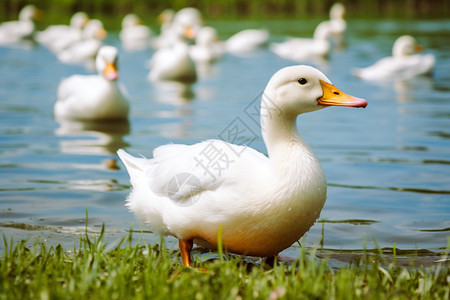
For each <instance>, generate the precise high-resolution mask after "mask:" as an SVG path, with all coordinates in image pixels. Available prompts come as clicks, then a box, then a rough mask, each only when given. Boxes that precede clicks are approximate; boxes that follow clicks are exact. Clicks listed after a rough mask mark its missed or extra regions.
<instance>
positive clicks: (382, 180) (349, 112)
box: [0, 20, 450, 259]
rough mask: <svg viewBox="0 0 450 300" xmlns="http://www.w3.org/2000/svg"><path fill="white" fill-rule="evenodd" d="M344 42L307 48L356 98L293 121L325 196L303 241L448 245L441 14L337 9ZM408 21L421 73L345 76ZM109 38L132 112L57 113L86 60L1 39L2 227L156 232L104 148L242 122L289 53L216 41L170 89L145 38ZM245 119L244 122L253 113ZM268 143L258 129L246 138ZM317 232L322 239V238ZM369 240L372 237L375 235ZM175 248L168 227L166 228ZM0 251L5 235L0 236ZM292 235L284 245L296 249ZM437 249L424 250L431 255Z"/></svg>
mask: <svg viewBox="0 0 450 300" xmlns="http://www.w3.org/2000/svg"><path fill="white" fill-rule="evenodd" d="M317 23H318V22H316V21H313V20H309V21H294V20H292V21H267V22H262V21H261V22H236V21H234V22H231V21H230V22H229V21H223V22H218V21H216V22H211V23H210V24H211V25H213V26H214V27H216V28H217V29H218V31H219V33H220V34H221V37H223V38H225V37H228V36H229V35H231V34H232V33H234V32H236V31H238V30H241V29H244V28H249V27H252V28H258V27H261V26H264V27H266V28H268V29H269V30H270V32H271V39H272V40H273V41H280V40H282V39H283V38H284V37H285V36H287V35H290V36H311V35H312V31H313V29H314V26H315V25H316V24H317ZM348 27H349V32H348V36H347V43H346V44H345V47H340V48H338V47H335V49H333V52H332V54H331V56H330V58H329V59H328V60H325V61H311V62H308V63H309V64H312V65H314V66H316V67H318V68H319V69H321V70H322V71H323V72H324V73H325V74H326V75H327V76H328V77H329V78H330V79H331V80H332V81H333V83H334V84H335V85H336V86H337V87H338V88H340V89H341V90H343V91H344V92H347V93H349V94H351V95H354V96H358V97H362V98H365V99H367V100H368V102H369V105H368V107H367V108H366V109H364V110H363V109H351V108H337V107H333V108H327V109H324V110H321V111H318V112H314V113H310V114H305V115H304V116H301V117H300V118H299V119H298V128H299V130H300V133H301V134H302V136H303V137H304V138H305V140H306V141H307V142H308V144H309V145H310V146H311V147H312V149H313V150H314V152H315V154H316V156H317V157H318V158H319V159H320V161H321V163H322V166H323V168H324V170H325V173H326V176H327V180H328V198H327V202H326V203H325V207H324V209H323V210H322V213H321V217H320V219H319V222H317V223H316V224H315V225H314V226H313V227H312V229H311V230H310V231H309V232H308V233H307V235H306V236H305V237H303V238H302V239H301V243H302V245H305V246H315V245H316V246H318V245H319V244H320V243H322V247H323V248H324V249H328V251H331V253H333V251H335V252H337V251H341V250H351V251H358V250H361V249H363V248H365V247H366V248H375V247H376V244H377V245H378V246H379V247H387V248H392V247H393V245H394V243H395V247H396V248H398V249H402V250H413V251H414V250H417V253H419V252H420V249H426V250H428V251H433V252H441V251H443V250H444V249H446V248H447V244H448V238H449V230H450V167H449V164H450V72H449V70H450V21H449V20H447V21H445V20H444V21H443V20H439V21H389V20H385V21H375V20H373V21H363V20H351V21H349V22H348ZM402 34H411V35H413V36H415V37H416V38H417V39H418V41H419V42H420V43H421V45H423V46H424V47H425V49H426V52H427V53H433V54H434V55H435V56H436V60H437V65H436V69H435V73H434V74H433V76H432V77H421V78H416V79H413V80H408V81H395V82H394V81H384V82H368V81H362V80H360V79H357V78H354V77H353V76H352V74H351V72H352V69H353V68H355V67H365V66H368V65H370V64H372V63H374V62H375V61H376V60H378V59H380V58H381V57H383V56H387V55H390V53H391V47H392V44H393V42H394V40H395V38H396V37H398V36H400V35H402ZM105 43H107V44H112V45H115V46H117V47H118V48H119V51H120V81H121V82H122V83H123V84H124V85H125V86H126V88H127V90H128V93H129V99H130V102H131V113H130V122H129V124H106V125H105V124H103V125H102V124H62V123H58V122H57V121H55V119H54V117H53V105H54V103H55V100H56V90H57V86H58V84H59V82H60V80H61V79H62V78H64V77H67V76H69V75H72V74H88V73H90V72H91V71H89V70H88V69H86V68H85V67H84V66H79V65H67V64H63V63H60V62H58V60H57V59H56V57H55V56H54V55H53V54H52V53H51V52H49V51H48V50H47V49H46V48H44V47H41V46H37V47H34V48H31V49H22V48H19V49H17V48H0V120H1V121H0V231H1V232H2V234H3V235H4V236H5V237H6V238H7V239H9V238H10V237H11V236H12V237H14V239H21V238H30V241H32V240H34V239H35V238H36V237H39V238H40V239H42V240H45V241H47V242H48V243H50V244H56V243H61V244H63V245H64V246H66V247H71V246H72V245H73V243H76V242H77V241H78V237H77V235H78V234H80V233H83V232H84V230H85V221H86V220H85V217H86V209H87V210H88V228H89V230H90V231H91V232H99V231H100V229H101V226H102V224H104V225H105V229H106V238H107V239H108V240H109V241H115V240H117V239H119V238H121V237H123V236H125V235H126V233H127V231H128V230H129V229H130V228H133V229H134V230H136V231H137V233H135V237H136V238H142V237H144V238H145V241H146V242H150V243H158V242H159V241H160V239H159V237H157V236H155V235H153V234H151V233H148V232H145V233H140V232H139V231H141V230H147V229H146V228H145V227H142V226H140V224H139V223H138V222H137V220H136V219H135V218H134V216H133V214H132V213H130V212H128V211H127V209H126V208H125V207H124V203H125V198H126V196H127V195H128V193H129V191H130V190H129V177H128V173H127V172H126V170H125V168H124V167H123V165H122V164H121V163H120V162H118V166H119V167H120V169H119V170H115V169H110V168H108V167H107V164H106V163H105V160H108V159H117V156H116V155H115V151H116V150H117V149H119V148H125V149H126V150H127V151H128V152H130V153H132V154H135V155H137V154H142V155H144V156H147V157H151V153H152V150H153V149H154V148H155V147H157V146H159V145H162V144H166V143H172V142H173V143H184V144H192V143H196V142H198V141H201V140H205V139H210V138H219V136H220V134H221V132H222V131H223V130H224V129H225V128H226V127H227V126H228V125H229V124H230V123H231V122H232V121H233V120H234V119H235V118H236V117H240V118H241V120H242V121H243V122H244V123H246V124H247V125H249V126H254V124H253V123H252V120H250V119H249V118H248V116H247V117H246V114H245V109H246V107H248V105H249V104H251V103H252V102H253V101H254V100H255V99H256V97H258V95H259V94H260V93H261V92H262V91H263V89H264V87H265V85H266V83H267V81H268V79H269V78H270V77H271V75H272V74H273V73H274V72H275V71H277V70H278V69H280V68H282V67H285V66H288V65H292V64H295V63H294V62H292V61H289V60H285V59H282V58H279V57H277V56H275V55H274V54H272V53H271V52H270V51H269V50H261V51H258V52H255V53H252V54H249V55H246V56H235V55H231V54H228V55H225V56H224V57H223V59H222V60H220V61H218V62H217V63H216V64H214V65H213V66H212V67H211V68H210V69H209V70H208V75H207V76H204V77H202V78H201V79H200V80H199V81H198V82H197V83H195V84H194V85H193V86H192V87H191V93H190V94H189V95H187V96H186V93H177V92H174V91H173V90H172V89H166V88H164V87H161V86H156V85H154V84H152V83H150V82H149V81H148V80H147V74H148V69H147V68H146V61H147V60H148V59H149V58H150V57H151V55H152V51H151V50H144V51H138V52H129V51H126V50H125V49H124V48H122V46H121V44H120V41H119V39H118V35H117V33H110V34H109V37H108V39H107V40H106V41H105ZM253 128H255V127H253ZM251 146H252V147H254V148H255V149H257V150H259V151H261V152H263V153H266V149H265V147H264V144H263V142H262V140H261V137H260V135H258V137H257V139H256V140H255V141H254V142H253V143H252V144H251ZM321 240H322V242H321ZM374 241H376V244H375V243H374ZM166 243H167V245H168V247H170V248H176V247H177V244H176V241H175V240H174V239H171V238H168V239H166ZM0 244H1V245H0V252H1V251H2V249H3V248H2V247H4V245H3V243H0ZM298 247H299V246H298V245H297V244H295V245H293V246H292V247H291V248H289V249H287V250H285V251H284V252H283V253H282V254H283V255H285V256H290V257H294V258H295V257H297V256H298V253H299V249H298ZM433 259H435V258H433Z"/></svg>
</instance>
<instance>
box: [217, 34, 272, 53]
mask: <svg viewBox="0 0 450 300" xmlns="http://www.w3.org/2000/svg"><path fill="white" fill-rule="evenodd" d="M269 38H270V34H269V32H268V31H267V30H265V29H244V30H242V31H239V32H238V33H235V34H234V35H232V36H231V37H229V38H228V39H227V40H226V41H225V49H226V50H227V51H228V52H231V53H248V52H252V51H255V50H258V49H262V48H265V47H267V45H268V44H269Z"/></svg>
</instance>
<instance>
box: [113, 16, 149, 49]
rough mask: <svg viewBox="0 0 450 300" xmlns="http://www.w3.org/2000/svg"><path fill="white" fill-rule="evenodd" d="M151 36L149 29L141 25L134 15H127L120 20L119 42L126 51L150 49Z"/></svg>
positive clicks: (140, 21)
mask: <svg viewBox="0 0 450 300" xmlns="http://www.w3.org/2000/svg"><path fill="white" fill-rule="evenodd" d="M152 36H153V34H152V31H151V29H150V28H149V27H148V26H146V25H144V24H143V23H142V20H141V19H140V18H139V17H138V16H137V15H135V14H128V15H126V16H125V17H124V18H123V20H122V30H121V31H120V34H119V37H120V40H121V42H122V44H123V46H124V48H125V49H127V50H131V51H133V50H142V49H146V48H148V47H150V42H151V38H152Z"/></svg>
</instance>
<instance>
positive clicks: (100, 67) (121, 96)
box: [54, 46, 129, 120]
mask: <svg viewBox="0 0 450 300" xmlns="http://www.w3.org/2000/svg"><path fill="white" fill-rule="evenodd" d="M117 60H118V52H117V49H116V48H115V47H112V46H103V47H102V48H101V49H100V50H99V52H98V55H97V58H96V68H97V72H98V74H97V75H72V76H70V77H68V78H66V79H64V80H62V81H61V83H60V85H59V87H58V100H57V102H56V103H55V108H54V112H55V117H56V118H63V119H77V120H108V119H127V117H128V111H129V104H128V101H127V99H126V97H125V93H126V92H125V90H124V87H122V86H119V85H118V83H117V81H116V80H117V79H118V76H119V75H118V71H117Z"/></svg>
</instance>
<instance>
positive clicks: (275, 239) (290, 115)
mask: <svg viewBox="0 0 450 300" xmlns="http://www.w3.org/2000/svg"><path fill="white" fill-rule="evenodd" d="M262 101H263V102H264V105H261V114H260V116H261V125H262V127H263V130H262V135H263V138H264V142H265V144H266V146H267V151H268V157H266V156H264V155H263V154H261V153H259V152H257V151H256V150H253V149H251V148H248V147H245V146H240V145H234V144H229V143H227V142H225V141H222V140H208V141H204V142H201V143H198V144H194V145H191V146H187V145H176V144H169V145H164V146H161V147H158V148H156V149H155V150H154V152H153V156H154V157H153V158H152V159H145V158H135V157H133V156H131V155H129V154H127V153H126V152H125V151H124V150H119V151H118V155H119V157H120V158H121V160H122V161H123V163H124V164H125V166H126V168H127V170H128V173H129V174H130V177H131V184H132V186H133V188H132V191H131V194H130V195H129V196H128V198H127V206H128V208H129V209H130V210H131V211H133V212H134V213H135V214H136V216H137V217H138V219H139V220H141V221H142V222H144V223H145V224H146V225H148V226H149V227H150V228H151V229H152V230H153V231H154V232H155V233H158V234H161V235H171V236H174V237H176V238H177V239H179V247H180V251H181V257H182V260H183V264H184V265H185V266H187V267H189V266H190V265H191V259H190V251H191V249H192V247H193V243H194V242H195V243H196V244H198V245H201V246H204V247H207V248H211V249H215V248H216V247H217V238H218V232H219V231H220V230H222V244H223V247H224V248H226V249H228V251H230V252H233V253H237V254H244V255H253V256H261V257H269V256H274V255H277V254H278V253H279V252H281V251H282V250H284V249H286V248H287V247H289V246H291V245H292V244H293V243H294V242H296V241H297V240H298V239H299V238H300V237H302V236H303V235H304V234H305V233H306V232H307V231H308V230H309V228H310V227H311V226H312V225H313V224H314V222H315V220H316V219H317V218H318V217H319V214H320V211H321V209H322V207H323V205H324V203H325V199H326V190H327V185H326V180H325V175H324V172H323V170H322V168H321V166H320V163H319V161H318V160H317V158H316V157H315V156H314V154H313V152H312V151H311V149H310V148H309V147H308V145H307V144H306V143H305V141H304V140H303V139H302V138H301V137H300V135H299V134H298V132H297V128H296V118H297V115H299V114H302V113H306V112H311V111H315V110H319V109H321V108H324V107H326V106H331V105H337V106H351V107H365V106H366V105H367V102H366V101H365V100H364V99H360V98H356V97H352V96H350V95H347V94H344V93H342V92H341V91H339V90H338V89H337V88H336V87H334V86H333V85H332V83H331V81H330V80H329V79H328V78H327V77H326V76H325V75H324V74H323V73H321V72H320V71H318V70H317V69H315V68H313V67H310V66H291V67H286V68H284V69H281V70H279V71H278V72H276V73H275V74H274V75H273V77H272V78H271V79H270V81H269V82H268V84H267V87H266V89H265V91H264V94H263V97H262ZM268 107H269V109H270V111H272V109H271V108H274V109H275V108H276V111H278V112H279V113H276V114H275V113H272V114H270V113H268V111H267V109H268Z"/></svg>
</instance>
